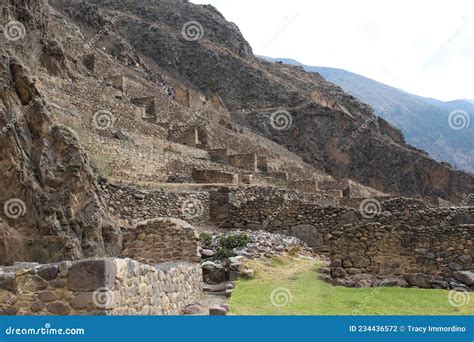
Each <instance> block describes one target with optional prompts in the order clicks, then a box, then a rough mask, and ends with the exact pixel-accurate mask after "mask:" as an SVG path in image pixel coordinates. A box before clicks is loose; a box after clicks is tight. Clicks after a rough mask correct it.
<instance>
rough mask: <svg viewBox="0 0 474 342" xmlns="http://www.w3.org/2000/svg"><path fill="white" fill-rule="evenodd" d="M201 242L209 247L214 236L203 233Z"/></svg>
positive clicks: (200, 238) (200, 237)
mask: <svg viewBox="0 0 474 342" xmlns="http://www.w3.org/2000/svg"><path fill="white" fill-rule="evenodd" d="M199 241H200V242H201V243H202V244H203V245H204V246H208V245H209V244H210V243H211V242H212V235H211V234H209V233H201V235H199Z"/></svg>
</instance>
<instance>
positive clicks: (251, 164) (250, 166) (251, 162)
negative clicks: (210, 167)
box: [229, 153, 258, 172]
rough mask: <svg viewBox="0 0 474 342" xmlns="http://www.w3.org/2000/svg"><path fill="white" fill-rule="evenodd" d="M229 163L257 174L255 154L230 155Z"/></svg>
mask: <svg viewBox="0 0 474 342" xmlns="http://www.w3.org/2000/svg"><path fill="white" fill-rule="evenodd" d="M229 163H230V164H231V165H232V166H234V167H237V168H239V169H243V170H247V171H250V172H257V169H258V168H257V165H258V162H257V155H256V154H255V153H249V154H233V155H230V156H229Z"/></svg>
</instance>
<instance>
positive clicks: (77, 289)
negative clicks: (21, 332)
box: [0, 258, 202, 315]
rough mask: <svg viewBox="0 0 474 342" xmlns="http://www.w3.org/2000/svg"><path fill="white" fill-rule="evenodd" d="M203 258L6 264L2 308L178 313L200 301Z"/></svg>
mask: <svg viewBox="0 0 474 342" xmlns="http://www.w3.org/2000/svg"><path fill="white" fill-rule="evenodd" d="M201 290H202V270H201V266H200V264H190V263H186V262H179V263H165V264H160V265H157V266H150V265H144V264H140V263H139V262H137V261H134V260H130V259H112V258H111V259H87V260H81V261H75V262H70V261H63V262H60V263H57V264H47V265H34V264H33V265H27V266H21V265H19V266H14V267H3V268H2V269H1V270H0V297H1V299H2V300H1V303H2V306H1V307H0V310H1V311H0V313H2V314H9V315H15V314H17V315H31V314H34V315H74V314H76V315H176V314H180V313H181V312H182V310H183V308H184V307H186V306H187V305H189V304H193V303H196V302H198V301H199V298H200V295H201Z"/></svg>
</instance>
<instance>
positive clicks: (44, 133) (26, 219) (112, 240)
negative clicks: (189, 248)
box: [0, 0, 121, 264]
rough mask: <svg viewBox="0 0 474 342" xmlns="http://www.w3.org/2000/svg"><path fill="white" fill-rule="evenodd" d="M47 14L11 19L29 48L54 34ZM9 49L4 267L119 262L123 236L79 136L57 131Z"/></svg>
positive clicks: (0, 224) (14, 13)
mask: <svg viewBox="0 0 474 342" xmlns="http://www.w3.org/2000/svg"><path fill="white" fill-rule="evenodd" d="M45 6H46V5H45V4H44V2H43V1H33V0H31V1H24V2H21V3H17V2H14V1H10V7H8V9H9V14H8V15H9V17H10V18H15V19H16V20H18V22H19V23H21V25H24V27H26V29H27V30H29V31H28V32H31V34H30V35H28V36H27V37H25V39H27V42H26V43H23V44H24V45H23V46H26V45H31V46H32V47H36V46H39V45H41V43H40V42H39V40H37V37H36V35H35V33H38V32H44V31H42V30H45V28H46V27H47V20H46V17H45V14H44V13H45V11H46V8H45ZM5 48H6V49H4V50H3V51H2V56H1V57H2V58H1V61H0V62H1V63H0V73H1V75H2V80H3V88H2V89H0V111H1V115H0V123H1V126H2V127H3V128H2V131H1V134H0V146H1V149H0V169H1V177H0V188H1V189H2V192H1V194H0V203H1V204H2V206H3V212H2V215H1V219H0V230H1V237H0V263H1V264H11V263H12V262H14V261H37V262H53V261H60V260H75V259H80V258H84V257H92V256H105V255H107V254H109V255H114V254H118V253H119V251H120V240H121V237H120V230H119V228H118V227H117V226H116V225H115V224H114V223H113V220H112V219H111V218H110V217H109V216H108V214H107V210H106V207H105V206H104V204H103V202H102V200H101V198H100V195H99V188H98V186H97V181H96V176H95V174H94V172H93V170H92V168H91V165H90V164H89V161H88V159H87V157H86V155H85V153H84V152H83V150H82V148H81V147H80V145H79V141H78V138H77V136H76V134H75V132H74V131H72V130H71V129H69V128H67V127H65V126H62V125H58V124H54V123H53V121H52V118H51V115H50V113H49V110H48V104H47V103H46V102H45V100H44V99H43V97H42V95H41V94H40V92H39V90H38V89H37V87H36V85H35V79H34V78H33V77H32V75H31V72H30V71H29V69H28V67H27V66H26V64H24V62H22V61H21V60H20V59H19V58H18V57H14V56H16V55H18V51H19V50H21V49H22V46H19V45H16V44H14V43H11V44H7V45H6V46H5ZM57 66H58V67H60V65H57Z"/></svg>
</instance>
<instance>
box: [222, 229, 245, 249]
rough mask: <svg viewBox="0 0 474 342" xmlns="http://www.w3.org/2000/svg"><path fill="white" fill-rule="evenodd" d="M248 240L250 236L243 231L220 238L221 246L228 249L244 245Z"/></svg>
mask: <svg viewBox="0 0 474 342" xmlns="http://www.w3.org/2000/svg"><path fill="white" fill-rule="evenodd" d="M250 241H251V240H250V236H248V235H247V234H245V233H240V234H235V235H228V236H223V237H221V239H220V243H221V246H222V248H223V249H230V250H232V249H234V248H243V247H246V246H247V245H248V244H249V242H250Z"/></svg>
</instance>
